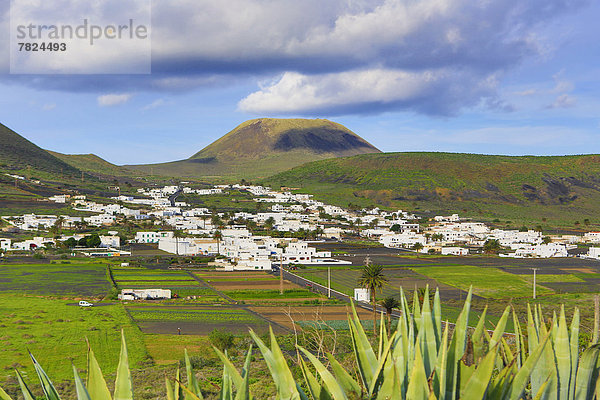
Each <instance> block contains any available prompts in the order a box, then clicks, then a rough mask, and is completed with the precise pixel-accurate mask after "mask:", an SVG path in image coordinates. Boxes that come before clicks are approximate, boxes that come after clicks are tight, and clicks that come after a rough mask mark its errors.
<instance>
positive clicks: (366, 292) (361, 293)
mask: <svg viewBox="0 0 600 400" xmlns="http://www.w3.org/2000/svg"><path fill="white" fill-rule="evenodd" d="M354 301H364V302H367V303H368V302H369V301H371V289H364V288H356V289H354Z"/></svg>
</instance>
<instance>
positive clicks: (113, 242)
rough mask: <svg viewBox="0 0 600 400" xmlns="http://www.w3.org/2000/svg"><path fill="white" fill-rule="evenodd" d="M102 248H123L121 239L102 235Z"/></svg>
mask: <svg viewBox="0 0 600 400" xmlns="http://www.w3.org/2000/svg"><path fill="white" fill-rule="evenodd" d="M100 247H107V248H109V247H121V238H120V237H119V236H116V235H111V236H103V235H100Z"/></svg>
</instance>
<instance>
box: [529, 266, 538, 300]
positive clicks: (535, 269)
mask: <svg viewBox="0 0 600 400" xmlns="http://www.w3.org/2000/svg"><path fill="white" fill-rule="evenodd" d="M531 269H532V270H533V299H534V300H535V273H536V271H537V270H538V269H539V268H531Z"/></svg>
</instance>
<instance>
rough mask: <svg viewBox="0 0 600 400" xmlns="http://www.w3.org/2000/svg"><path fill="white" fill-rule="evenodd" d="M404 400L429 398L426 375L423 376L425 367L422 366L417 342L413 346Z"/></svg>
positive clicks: (419, 347) (421, 356)
mask: <svg viewBox="0 0 600 400" xmlns="http://www.w3.org/2000/svg"><path fill="white" fill-rule="evenodd" d="M406 398H407V399H411V400H426V399H427V398H429V385H428V384H427V375H425V365H424V364H423V355H422V354H421V346H420V345H419V342H417V344H416V345H415V359H414V365H413V368H412V373H411V375H410V379H409V380H408V388H407V390H406Z"/></svg>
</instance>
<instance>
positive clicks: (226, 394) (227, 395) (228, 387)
mask: <svg viewBox="0 0 600 400" xmlns="http://www.w3.org/2000/svg"><path fill="white" fill-rule="evenodd" d="M225 355H227V354H225ZM181 387H183V390H185V392H186V393H187V394H191V393H192V391H191V390H189V389H188V388H187V387H185V386H183V384H181ZM192 399H193V400H198V399H197V398H193V397H192ZM220 400H233V381H232V379H231V375H229V371H228V370H227V367H223V383H222V385H221V394H220Z"/></svg>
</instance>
